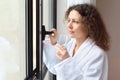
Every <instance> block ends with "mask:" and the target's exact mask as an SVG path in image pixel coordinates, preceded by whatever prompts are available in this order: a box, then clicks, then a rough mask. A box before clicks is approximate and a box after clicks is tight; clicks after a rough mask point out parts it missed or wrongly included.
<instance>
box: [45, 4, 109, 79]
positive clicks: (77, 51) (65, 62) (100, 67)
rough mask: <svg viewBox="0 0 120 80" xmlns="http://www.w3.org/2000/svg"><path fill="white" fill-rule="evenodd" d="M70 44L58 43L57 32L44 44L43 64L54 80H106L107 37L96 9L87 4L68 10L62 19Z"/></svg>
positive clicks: (74, 6)
mask: <svg viewBox="0 0 120 80" xmlns="http://www.w3.org/2000/svg"><path fill="white" fill-rule="evenodd" d="M65 20H66V21H67V22H68V23H67V27H68V32H69V36H70V37H71V40H70V41H69V42H68V44H67V45H65V46H62V45H60V44H59V43H57V40H56V38H57V31H56V30H55V29H52V30H51V31H53V32H54V34H52V35H50V41H51V43H50V44H49V43H47V42H46V41H45V42H44V53H43V56H44V63H45V64H46V66H47V67H48V69H49V71H50V72H52V73H53V74H56V76H57V80H107V75H108V61H107V56H106V51H107V50H109V35H108V33H107V31H106V28H105V25H104V23H103V21H102V19H101V16H100V14H99V12H98V11H97V9H96V8H95V7H94V6H93V5H90V4H77V5H73V6H71V7H70V8H69V9H68V10H67V11H66V15H65Z"/></svg>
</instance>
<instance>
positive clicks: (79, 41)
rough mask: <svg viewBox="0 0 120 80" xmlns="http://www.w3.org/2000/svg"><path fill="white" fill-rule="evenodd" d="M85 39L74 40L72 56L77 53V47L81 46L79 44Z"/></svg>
mask: <svg viewBox="0 0 120 80" xmlns="http://www.w3.org/2000/svg"><path fill="white" fill-rule="evenodd" d="M86 39H87V37H84V38H82V39H80V38H79V39H76V44H75V47H74V51H73V56H74V55H75V53H76V52H77V51H78V49H79V47H80V46H81V44H82V43H83V42H84V41H85V40H86Z"/></svg>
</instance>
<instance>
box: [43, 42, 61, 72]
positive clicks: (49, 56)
mask: <svg viewBox="0 0 120 80" xmlns="http://www.w3.org/2000/svg"><path fill="white" fill-rule="evenodd" d="M43 62H44V64H45V65H46V67H47V68H48V70H49V71H50V72H51V73H53V74H56V71H55V69H54V66H55V65H56V64H57V63H59V62H60V61H59V59H58V58H57V57H56V47H55V46H53V45H51V44H50V43H49V42H48V41H44V42H43Z"/></svg>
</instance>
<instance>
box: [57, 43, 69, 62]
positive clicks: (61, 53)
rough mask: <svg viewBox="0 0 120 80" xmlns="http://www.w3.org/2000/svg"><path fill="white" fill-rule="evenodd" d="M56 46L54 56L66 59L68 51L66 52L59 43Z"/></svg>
mask: <svg viewBox="0 0 120 80" xmlns="http://www.w3.org/2000/svg"><path fill="white" fill-rule="evenodd" d="M56 47H57V52H56V53H57V54H56V56H57V57H58V59H60V60H64V59H66V58H67V57H68V52H67V50H66V48H65V47H63V46H61V45H59V44H57V45H56Z"/></svg>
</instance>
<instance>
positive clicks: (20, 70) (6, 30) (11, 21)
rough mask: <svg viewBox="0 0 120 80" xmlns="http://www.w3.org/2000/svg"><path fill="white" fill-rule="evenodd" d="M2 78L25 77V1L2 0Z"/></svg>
mask: <svg viewBox="0 0 120 80" xmlns="http://www.w3.org/2000/svg"><path fill="white" fill-rule="evenodd" d="M0 10H1V14H0V80H8V79H9V80H24V78H25V72H26V70H25V1H24V0H0Z"/></svg>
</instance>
